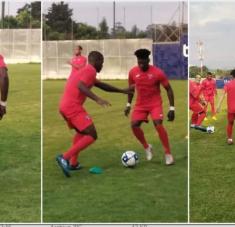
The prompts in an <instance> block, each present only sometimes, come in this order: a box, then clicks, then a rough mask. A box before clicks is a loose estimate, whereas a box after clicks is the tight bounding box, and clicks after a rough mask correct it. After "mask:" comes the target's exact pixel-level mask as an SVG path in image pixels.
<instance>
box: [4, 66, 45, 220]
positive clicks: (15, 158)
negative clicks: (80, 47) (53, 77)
mask: <svg viewBox="0 0 235 227" xmlns="http://www.w3.org/2000/svg"><path fill="white" fill-rule="evenodd" d="M8 68H9V71H8V72H9V78H10V91H9V98H8V107H7V115H5V116H4V119H3V120H2V121H0V185H1V186H0V198H1V202H0V222H1V223H6V222H12V223H13V222H15V223H16V222H21V223H22V222H24V223H26V222H40V215H41V211H40V198H41V197H40V195H41V184H40V182H41V180H40V179H41V178H40V177H41V168H40V167H41V164H40V163H41V162H40V161H41V150H40V65H39V64H16V65H9V67H8Z"/></svg>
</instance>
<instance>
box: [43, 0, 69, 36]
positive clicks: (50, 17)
mask: <svg viewBox="0 0 235 227" xmlns="http://www.w3.org/2000/svg"><path fill="white" fill-rule="evenodd" d="M72 15H73V10H72V9H69V6H68V4H64V2H60V3H53V4H52V6H51V8H49V10H48V13H47V14H46V15H45V19H46V24H47V25H48V26H49V27H50V28H51V29H52V31H56V32H59V33H71V30H72Z"/></svg>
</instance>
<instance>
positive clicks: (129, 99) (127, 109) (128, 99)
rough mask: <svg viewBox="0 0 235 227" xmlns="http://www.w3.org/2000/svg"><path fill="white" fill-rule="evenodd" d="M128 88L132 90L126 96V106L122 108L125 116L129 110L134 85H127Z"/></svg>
mask: <svg viewBox="0 0 235 227" xmlns="http://www.w3.org/2000/svg"><path fill="white" fill-rule="evenodd" d="M129 89H131V90H133V92H132V93H130V94H128V97H127V104H126V107H125V109H124V114H125V116H126V117H128V115H129V113H130V111H131V103H132V100H133V97H134V93H135V85H133V84H132V85H129Z"/></svg>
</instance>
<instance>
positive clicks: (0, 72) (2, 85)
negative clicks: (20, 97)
mask: <svg viewBox="0 0 235 227" xmlns="http://www.w3.org/2000/svg"><path fill="white" fill-rule="evenodd" d="M8 88H9V78H8V73H7V66H6V64H5V62H4V58H3V56H2V55H0V92H1V96H0V98H1V99H0V120H1V119H2V118H3V116H4V115H5V114H6V106H7V96H8Z"/></svg>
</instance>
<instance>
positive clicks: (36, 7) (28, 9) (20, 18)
mask: <svg viewBox="0 0 235 227" xmlns="http://www.w3.org/2000/svg"><path fill="white" fill-rule="evenodd" d="M16 19H17V24H18V27H20V28H40V27H41V2H38V1H37V2H32V3H30V4H28V3H27V4H25V5H24V6H23V7H22V8H20V9H18V10H17V15H16Z"/></svg>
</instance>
